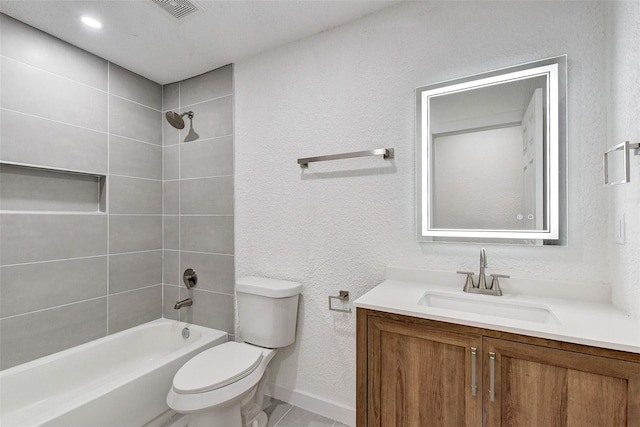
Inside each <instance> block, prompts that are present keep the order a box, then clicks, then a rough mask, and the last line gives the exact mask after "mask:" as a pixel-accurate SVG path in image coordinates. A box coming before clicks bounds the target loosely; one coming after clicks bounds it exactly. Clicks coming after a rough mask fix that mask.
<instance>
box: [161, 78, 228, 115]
mask: <svg viewBox="0 0 640 427" xmlns="http://www.w3.org/2000/svg"><path fill="white" fill-rule="evenodd" d="M212 71H213V70H212ZM232 90H233V89H232ZM230 96H233V93H229V94H227V95H221V96H216V97H215V98H209V99H205V100H204V101H198V102H195V103H193V104H189V105H181V104H180V102H181V100H180V86H178V105H179V107H178V111H182V109H183V108H184V109H187V108H191V107H193V106H195V105H202V104H204V103H207V102H211V101H217V100H218V99H223V98H228V97H230ZM167 111H169V110H167Z"/></svg>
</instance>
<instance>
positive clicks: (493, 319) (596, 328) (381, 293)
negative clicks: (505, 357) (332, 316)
mask: <svg viewBox="0 0 640 427" xmlns="http://www.w3.org/2000/svg"><path fill="white" fill-rule="evenodd" d="M462 279H463V277H459V278H457V280H458V281H459V282H460V286H458V287H453V286H450V285H449V286H442V285H432V284H428V283H419V282H409V281H402V280H392V279H388V280H385V281H384V282H382V283H381V284H379V285H378V286H376V287H375V288H373V289H372V290H371V291H369V292H367V293H366V294H364V295H363V296H361V297H360V298H358V299H357V300H356V301H354V305H355V306H356V307H359V308H367V309H371V310H378V311H384V312H388V313H395V314H402V315H406V316H413V317H419V318H423V319H430V320H438V321H442V322H449V323H456V324H460V325H467V326H475V327H479V328H485V329H493V330H499V331H504V332H512V333H516V334H522V335H529V336H533V337H539V338H547V339H552V340H558V341H566V342H570V343H575V344H583V345H589V346H595V347H603V348H608V349H613V350H622V351H627V352H632V353H639V354H640V319H637V318H632V317H630V316H629V315H627V314H626V313H624V312H623V311H621V310H619V309H617V308H615V307H614V306H613V305H611V304H608V303H602V302H594V301H584V300H583V301H580V300H574V299H568V298H549V297H544V296H539V295H536V296H532V295H524V294H522V293H518V292H509V291H508V290H507V289H505V287H503V292H504V295H503V296H490V295H477V294H467V293H464V292H462V285H463V284H464V280H462ZM512 282H513V281H512ZM514 285H515V284H513V285H511V286H508V288H511V287H513V286H514ZM425 292H432V293H437V294H438V295H445V296H453V297H462V298H470V299H475V300H476V301H477V300H481V301H482V300H483V299H484V300H486V301H487V302H490V303H491V302H496V303H507V304H509V303H520V304H525V305H534V306H539V307H541V306H544V307H546V308H548V309H549V310H550V311H551V312H552V313H553V314H554V315H555V317H556V319H557V322H555V323H556V324H554V323H537V322H533V321H525V320H514V319H511V318H506V317H498V316H493V315H486V314H475V313H468V312H464V311H457V310H452V309H445V308H435V307H430V306H425V305H419V304H418V301H419V300H420V299H421V298H422V297H423V295H424V294H425ZM557 323H559V324H557Z"/></svg>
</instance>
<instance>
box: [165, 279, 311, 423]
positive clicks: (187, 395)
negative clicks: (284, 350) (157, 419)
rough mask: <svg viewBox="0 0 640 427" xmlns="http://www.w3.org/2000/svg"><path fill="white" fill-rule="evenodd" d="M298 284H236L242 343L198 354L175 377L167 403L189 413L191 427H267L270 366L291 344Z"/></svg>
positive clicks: (262, 281) (244, 281)
mask: <svg viewBox="0 0 640 427" xmlns="http://www.w3.org/2000/svg"><path fill="white" fill-rule="evenodd" d="M301 290H302V285H301V284H300V283H297V282H290V281H286V280H277V279H268V278H264V277H254V276H250V277H244V278H242V279H240V280H238V281H237V282H236V295H237V304H238V319H239V330H240V336H241V337H242V339H243V342H241V343H239V342H233V341H229V342H226V343H224V344H220V345H218V346H216V347H212V348H210V349H208V350H205V351H203V352H202V353H199V354H198V355H196V356H195V357H193V358H192V359H191V360H189V361H188V362H187V363H185V364H184V366H182V368H180V369H179V370H178V372H177V373H176V375H175V376H174V377H173V385H172V387H171V390H169V394H168V395H167V404H168V405H169V407H170V408H171V409H173V410H174V411H176V412H178V413H181V414H188V415H189V421H188V426H189V427H204V426H207V427H265V426H266V425H267V415H266V414H265V413H264V411H262V402H263V397H264V394H263V391H264V383H265V380H266V378H267V376H268V375H267V373H268V368H267V366H268V365H269V362H270V361H271V359H273V356H275V354H276V351H277V349H278V348H281V347H286V346H288V345H291V344H293V342H294V341H295V335H296V321H297V314H298V296H299V294H300V291H301Z"/></svg>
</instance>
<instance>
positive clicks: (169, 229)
mask: <svg viewBox="0 0 640 427" xmlns="http://www.w3.org/2000/svg"><path fill="white" fill-rule="evenodd" d="M163 219H164V234H163V243H164V248H165V249H176V250H177V249H180V217H179V216H177V215H165V216H164V218H163Z"/></svg>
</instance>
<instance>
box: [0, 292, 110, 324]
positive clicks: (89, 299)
mask: <svg viewBox="0 0 640 427" xmlns="http://www.w3.org/2000/svg"><path fill="white" fill-rule="evenodd" d="M102 298H107V295H101V296H99V297H94V298H87V299H83V300H80V301H73V302H68V303H66V304H60V305H56V306H53V307H47V308H40V309H38V310H33V311H27V312H25V313H20V314H14V315H13V316H7V317H3V318H1V319H0V320H6V319H14V318H16V317H20V316H28V315H30V314H34V313H41V312H43V311H47V310H53V309H57V308H62V307H69V306H72V305H74V304H81V303H84V302H89V301H96V300H99V299H102ZM108 314H109V313H108V312H107V315H108Z"/></svg>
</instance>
